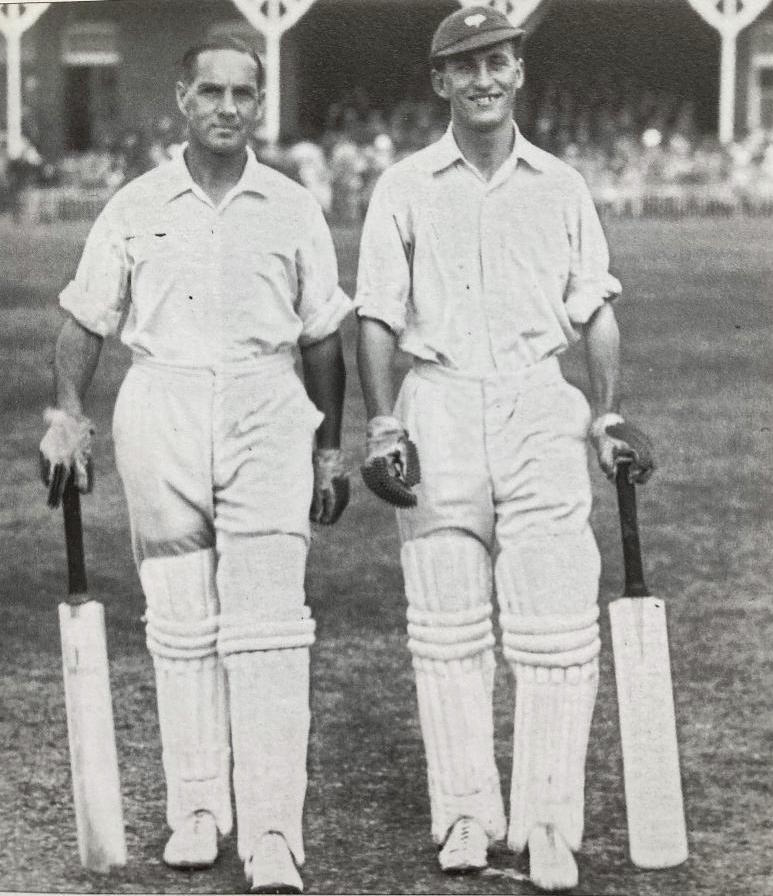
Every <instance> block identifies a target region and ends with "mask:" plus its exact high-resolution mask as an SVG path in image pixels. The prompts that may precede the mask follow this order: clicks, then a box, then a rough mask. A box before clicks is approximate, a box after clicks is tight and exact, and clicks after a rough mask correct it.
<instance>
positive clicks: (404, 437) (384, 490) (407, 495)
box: [360, 415, 421, 507]
mask: <svg viewBox="0 0 773 896" xmlns="http://www.w3.org/2000/svg"><path fill="white" fill-rule="evenodd" d="M360 469H361V472H362V478H363V480H364V482H365V485H367V486H368V488H369V489H370V490H371V491H372V492H373V493H374V494H375V495H377V496H378V497H379V498H381V499H382V500H384V501H387V502H388V503H389V504H393V505H394V506H395V507H415V505H416V495H415V494H414V493H413V492H412V491H411V489H412V488H413V486H414V485H418V484H419V482H420V481H421V470H420V468H419V455H418V452H417V451H416V446H415V445H414V444H413V442H412V441H411V440H410V439H409V438H408V432H407V431H406V429H405V427H404V426H403V424H402V423H401V422H400V421H399V420H398V419H397V418H396V417H389V416H386V415H383V416H378V417H373V418H372V419H371V420H370V421H369V422H368V429H367V456H366V458H365V463H364V464H363V465H362V467H361V468H360Z"/></svg>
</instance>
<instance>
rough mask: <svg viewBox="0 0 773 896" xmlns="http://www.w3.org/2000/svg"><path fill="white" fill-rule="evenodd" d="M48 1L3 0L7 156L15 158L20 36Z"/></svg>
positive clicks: (1, 25) (20, 147)
mask: <svg viewBox="0 0 773 896" xmlns="http://www.w3.org/2000/svg"><path fill="white" fill-rule="evenodd" d="M50 5H51V4H50V3H3V4H1V5H0V33H2V34H3V35H4V36H5V47H6V54H5V71H6V80H7V85H8V86H7V91H6V94H7V120H6V130H7V133H8V156H9V157H10V158H11V159H18V158H19V156H20V155H21V154H22V151H23V149H24V142H23V140H22V132H21V107H22V97H21V37H22V34H24V32H25V31H27V30H28V29H29V28H31V27H32V26H33V25H34V24H35V22H37V20H38V19H39V18H40V17H41V16H42V15H43V13H44V12H45V11H46V10H47V9H48V7H49V6H50Z"/></svg>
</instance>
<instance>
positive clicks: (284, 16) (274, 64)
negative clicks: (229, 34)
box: [233, 0, 315, 143]
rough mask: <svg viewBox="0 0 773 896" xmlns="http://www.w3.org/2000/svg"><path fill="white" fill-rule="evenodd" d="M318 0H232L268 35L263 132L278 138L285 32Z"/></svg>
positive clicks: (251, 21)
mask: <svg viewBox="0 0 773 896" xmlns="http://www.w3.org/2000/svg"><path fill="white" fill-rule="evenodd" d="M314 2H315V0H233V4H234V6H236V8H237V9H238V10H239V12H241V14H242V15H243V16H244V18H245V19H247V21H248V22H249V23H250V25H252V27H253V28H255V30H256V31H260V33H261V34H262V35H263V36H264V37H265V39H266V59H265V63H266V116H265V119H264V125H263V127H264V133H265V136H266V139H267V140H268V141H269V142H270V143H276V142H277V141H278V140H279V133H280V112H281V86H280V85H281V80H280V76H281V72H280V49H281V45H282V35H283V34H284V33H285V32H286V31H287V30H288V29H289V28H292V26H293V25H294V24H295V23H296V22H297V21H298V20H299V19H300V18H301V17H302V16H303V15H304V13H306V12H308V10H309V9H310V8H311V7H312V6H313V5H314Z"/></svg>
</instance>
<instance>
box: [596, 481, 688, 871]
mask: <svg viewBox="0 0 773 896" xmlns="http://www.w3.org/2000/svg"><path fill="white" fill-rule="evenodd" d="M635 489H636V487H635V486H634V485H633V484H631V483H630V482H629V481H628V464H620V465H619V466H618V469H617V498H618V505H619V509H620V529H621V532H622V537H623V559H624V562H625V590H624V592H623V597H621V598H618V599H617V600H614V601H612V602H611V603H610V604H609V618H610V622H611V628H612V648H613V652H614V660H615V679H616V682H617V702H618V709H619V716H620V739H621V742H622V748H623V778H624V784H625V803H626V812H627V818H628V842H629V852H630V856H631V861H632V862H633V863H634V865H638V866H639V867H640V868H670V867H672V866H674V865H679V864H681V863H682V862H684V861H685V860H686V859H687V852H688V849H687V831H686V827H685V817H684V803H683V800H682V782H681V774H680V770H679V747H678V743H677V737H676V719H675V716H674V695H673V690H672V684H671V662H670V658H669V650H668V633H667V630H666V606H665V603H664V601H663V599H662V598H659V597H653V596H651V595H650V592H649V591H648V589H647V586H646V585H645V584H644V574H643V571H642V560H641V547H640V544H639V529H638V524H637V520H636V490H635Z"/></svg>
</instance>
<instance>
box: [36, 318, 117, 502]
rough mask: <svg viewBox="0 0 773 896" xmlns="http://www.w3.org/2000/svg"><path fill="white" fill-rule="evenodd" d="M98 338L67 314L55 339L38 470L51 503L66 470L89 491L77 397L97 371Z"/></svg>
mask: <svg viewBox="0 0 773 896" xmlns="http://www.w3.org/2000/svg"><path fill="white" fill-rule="evenodd" d="M102 341H103V340H102V337H101V336H98V335H97V334H95V333H92V332H91V331H90V330H87V329H86V328H85V327H84V326H82V325H81V324H80V323H78V321H77V320H75V318H74V317H68V318H67V320H66V321H65V323H64V325H63V326H62V329H61V331H60V333H59V338H58V339H57V342H56V354H55V360H54V371H55V377H56V407H55V408H48V410H46V412H45V414H44V419H45V421H46V423H48V430H47V431H46V434H45V435H44V436H43V439H42V441H41V443H40V473H41V477H42V479H43V483H44V484H45V485H47V486H48V503H49V506H51V507H56V506H57V505H58V504H59V501H60V500H61V498H62V494H63V492H64V487H65V485H66V483H67V480H68V479H69V477H70V473H71V472H72V473H73V475H74V478H75V484H76V486H77V487H78V489H79V490H80V491H82V492H88V491H91V487H92V483H93V467H92V463H91V436H92V433H93V427H92V425H91V421H90V420H88V418H87V417H85V416H84V414H83V396H84V395H85V393H86V390H87V389H88V387H89V385H90V383H91V380H92V379H93V377H94V372H95V371H96V369H97V364H98V362H99V355H100V352H101V350H102Z"/></svg>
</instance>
